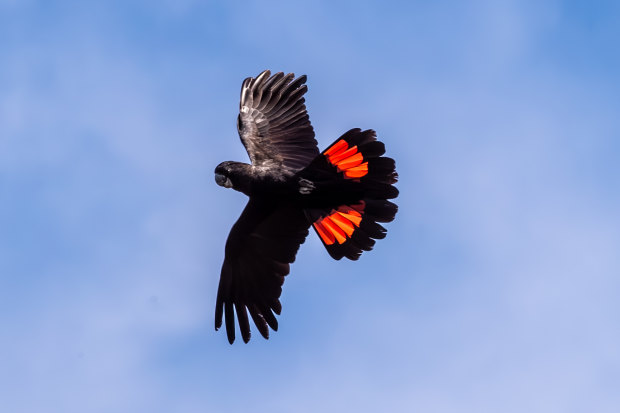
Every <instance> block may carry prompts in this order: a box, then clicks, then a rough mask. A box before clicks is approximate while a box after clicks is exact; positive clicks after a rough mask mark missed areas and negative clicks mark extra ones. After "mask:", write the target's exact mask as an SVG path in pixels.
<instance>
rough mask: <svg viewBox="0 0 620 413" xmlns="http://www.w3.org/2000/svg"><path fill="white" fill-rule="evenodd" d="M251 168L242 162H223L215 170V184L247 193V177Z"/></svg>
mask: <svg viewBox="0 0 620 413" xmlns="http://www.w3.org/2000/svg"><path fill="white" fill-rule="evenodd" d="M250 168H251V166H250V165H248V164H245V163H242V162H235V161H226V162H222V163H221V164H219V165H218V166H217V168H215V182H216V183H217V184H218V185H219V186H223V187H224V188H233V189H236V190H237V191H241V192H244V193H245V192H247V191H246V190H245V189H246V186H248V181H249V180H248V179H247V175H248V173H249V169H250ZM244 177H245V179H244Z"/></svg>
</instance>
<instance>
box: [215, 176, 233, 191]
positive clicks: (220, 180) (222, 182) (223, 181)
mask: <svg viewBox="0 0 620 413" xmlns="http://www.w3.org/2000/svg"><path fill="white" fill-rule="evenodd" d="M215 182H216V183H217V184H218V185H219V186H223V187H224V188H232V182H230V179H228V178H227V177H226V176H224V175H222V174H218V173H216V174H215Z"/></svg>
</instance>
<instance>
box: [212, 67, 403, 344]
mask: <svg viewBox="0 0 620 413" xmlns="http://www.w3.org/2000/svg"><path fill="white" fill-rule="evenodd" d="M305 81H306V76H300V77H298V78H297V79H295V78H294V75H293V74H287V75H284V74H283V73H276V74H274V75H273V76H271V74H270V72H269V71H268V70H266V71H264V72H262V73H261V74H259V75H258V76H257V77H256V78H247V79H245V80H244V82H243V85H242V87H241V100H240V106H239V116H238V119H237V128H238V131H239V136H240V138H241V142H242V143H243V145H244V146H245V148H246V150H247V152H248V155H249V157H250V161H251V164H245V163H241V162H233V161H227V162H222V163H221V164H220V165H218V166H217V168H216V169H215V180H216V182H217V183H218V185H221V186H224V187H228V188H233V189H235V190H238V191H240V192H243V193H245V194H246V195H248V196H249V201H248V204H247V206H246V207H245V209H244V210H243V212H242V213H241V216H240V217H239V219H238V220H237V222H236V223H235V224H234V225H233V227H232V229H231V231H230V234H229V236H228V240H227V242H226V248H225V258H224V263H223V265H222V271H221V276H220V284H219V288H218V293H217V300H216V308H215V328H216V330H217V329H219V328H220V327H221V325H222V321H223V320H225V324H226V332H227V335H228V341H229V342H230V343H232V342H233V341H234V340H235V314H236V317H237V321H238V323H239V329H240V331H241V336H242V338H243V340H244V341H245V342H247V341H248V340H249V339H250V321H249V319H250V318H251V319H252V321H253V323H254V324H255V325H256V327H257V329H258V331H259V332H260V333H261V335H262V336H263V337H265V338H268V337H269V328H271V329H272V330H274V331H275V330H277V329H278V321H277V319H276V317H275V316H276V315H279V314H280V312H281V310H282V305H281V303H280V295H281V293H282V285H283V283H284V278H285V276H286V275H288V273H289V271H290V264H291V263H292V262H293V261H294V260H295V256H296V254H297V251H298V249H299V246H300V245H301V244H302V243H303V242H304V241H305V239H306V237H307V235H308V229H309V227H310V226H313V228H314V230H315V231H316V233H317V234H318V235H319V238H320V239H321V241H322V242H323V244H324V245H325V247H326V249H327V251H328V252H329V254H330V255H331V256H332V257H333V258H335V259H341V258H342V257H347V258H349V259H352V260H356V259H358V258H359V256H360V255H361V253H362V251H369V250H371V249H372V247H373V245H374V243H375V240H376V239H381V238H384V237H385V234H386V230H385V228H384V227H383V226H381V225H380V224H379V222H382V223H385V222H390V221H392V220H393V219H394V216H395V214H396V212H397V206H396V205H395V204H394V203H392V202H390V201H388V199H391V198H395V197H396V196H397V195H398V190H397V189H396V188H395V187H394V186H393V184H394V183H395V182H396V180H397V178H398V176H397V174H396V171H395V163H394V160H392V159H391V158H387V157H384V156H383V154H384V153H385V146H384V144H383V143H382V142H379V141H377V139H376V134H375V132H374V131H372V130H366V131H362V130H360V129H351V130H349V131H348V132H346V133H345V134H344V135H342V136H341V137H340V138H338V139H337V140H336V141H335V142H334V143H333V144H332V145H330V146H329V147H328V148H327V149H326V150H325V151H323V152H322V153H320V152H319V150H318V146H317V142H316V140H315V138H314V130H313V129H312V125H311V124H310V120H309V118H308V114H307V112H306V107H305V104H304V102H305V101H304V97H303V96H304V94H305V93H306V91H307V87H306V85H305V84H304V83H305ZM248 313H249V317H248Z"/></svg>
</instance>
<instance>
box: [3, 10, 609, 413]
mask: <svg viewBox="0 0 620 413" xmlns="http://www.w3.org/2000/svg"><path fill="white" fill-rule="evenodd" d="M618 38H620V6H618V4H617V2H611V1H599V2H596V4H593V3H592V2H590V3H586V2H578V1H545V2H537V1H490V0H489V1H484V0H479V1H472V2H458V1H450V0H443V1H437V2H419V1H411V2H391V3H385V2H378V1H376V2H374V1H366V2H353V1H350V2H333V1H317V2H312V3H310V2H308V3H292V2H284V1H280V2H257V1H248V2H243V3H242V2H214V1H205V2H202V1H198V0H182V1H172V0H169V1H161V2H146V1H108V2H101V3H98V4H90V2H64V1H55V2H38V1H34V0H25V1H17V0H0V62H2V64H0V325H1V326H2V328H1V329H0V372H2V373H0V400H1V404H2V410H3V411H11V412H63V413H67V412H140V411H149V412H170V411H175V412H183V413H185V412H188V413H189V412H205V411H214V412H220V411H230V412H235V411H247V410H248V409H252V410H254V411H272V412H291V411H295V412H315V411H324V412H336V411H362V412H374V411H426V412H442V413H443V412H497V411H501V412H524V411H527V412H550V411H562V412H583V411H596V412H617V411H618V409H619V408H620V392H618V388H620V350H618V349H619V344H618V343H619V342H620V327H619V326H620V300H618V296H619V294H620V278H619V275H620V260H619V259H618V246H619V245H620V230H619V228H620V213H619V212H618V211H620V189H619V188H620V186H619V185H618V178H619V177H620V166H619V162H618V156H619V155H620V117H618V113H620V81H619V80H620V79H619V76H618V73H620V52H619V50H618V47H617V39H618ZM266 68H270V69H272V70H274V71H279V70H282V71H288V72H295V73H297V74H302V73H305V74H307V75H308V84H309V92H308V94H307V107H308V110H309V113H310V116H311V120H312V122H313V125H314V128H315V131H316V133H317V140H318V141H319V144H320V146H321V147H322V148H323V147H325V146H327V145H328V144H329V143H331V142H332V141H333V140H334V139H335V138H336V137H338V136H339V135H340V134H341V133H342V132H344V131H346V130H348V129H349V128H352V127H361V128H373V129H375V130H377V131H378V134H379V136H380V139H382V140H383V141H384V142H385V143H386V146H387V150H388V155H390V156H392V157H394V158H395V159H396V162H397V169H398V172H399V175H400V182H399V184H398V187H399V189H400V191H401V195H400V197H399V198H398V200H397V201H398V204H399V207H400V210H399V214H398V216H397V219H396V221H395V222H394V223H392V224H389V226H388V230H389V233H388V237H387V239H385V240H383V241H380V242H378V243H377V245H376V247H375V250H374V251H372V252H371V253H366V254H364V256H363V257H362V258H361V259H360V261H359V262H344V261H343V262H336V261H333V260H331V258H329V256H328V254H327V253H326V252H325V251H324V250H323V247H322V245H321V244H320V242H319V240H318V239H316V237H314V236H311V237H309V238H308V240H307V241H306V243H305V244H304V245H303V246H302V248H301V250H300V253H299V255H298V258H297V261H296V263H295V264H294V265H293V267H292V271H291V275H290V276H289V277H288V279H287V281H286V283H285V287H284V292H283V297H282V303H283V307H284V308H283V313H282V316H281V317H280V331H278V332H277V333H275V334H273V335H272V338H271V339H270V340H269V341H264V340H262V339H261V338H260V337H258V336H257V334H255V336H254V339H253V340H252V341H251V342H250V344H248V345H243V344H242V343H236V344H235V345H233V346H230V345H229V344H228V342H227V341H226V338H225V334H224V333H222V332H219V333H216V332H215V331H213V308H214V300H215V291H216V287H217V281H218V277H219V269H220V265H221V261H222V259H223V252H224V242H225V239H226V236H227V234H228V231H229V229H230V227H231V225H232V224H233V222H234V221H235V220H236V219H237V216H238V214H239V213H240V211H241V210H242V208H243V207H244V205H245V199H244V196H243V195H241V194H239V193H235V192H234V191H230V190H224V189H223V188H220V187H218V186H216V185H215V183H214V180H213V169H214V167H215V166H216V165H217V164H218V163H219V162H221V161H224V160H245V159H247V155H246V154H245V152H244V149H243V147H242V145H241V144H240V142H239V140H238V137H237V134H236V129H235V117H236V114H237V109H238V98H239V88H240V85H241V81H242V80H243V78H245V77H247V76H251V75H256V74H258V73H259V72H260V71H262V70H263V69H266Z"/></svg>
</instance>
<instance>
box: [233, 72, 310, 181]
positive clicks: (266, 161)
mask: <svg viewBox="0 0 620 413" xmlns="http://www.w3.org/2000/svg"><path fill="white" fill-rule="evenodd" d="M270 74H271V72H270V71H269V70H265V71H264V72H262V73H261V74H260V75H258V76H257V77H256V78H251V77H249V78H247V79H245V80H244V81H243V85H242V86H241V101H240V103H239V117H238V121H237V128H238V130H239V136H240V137H241V142H243V145H244V146H245V149H246V150H247V151H248V155H249V156H250V160H251V161H252V164H253V165H254V166H267V167H275V168H282V167H284V168H285V169H288V170H289V171H291V172H296V171H299V170H300V169H302V168H304V167H305V166H307V165H308V164H309V163H310V162H311V161H312V160H313V159H314V158H315V157H316V156H317V155H318V154H319V149H318V147H317V142H316V140H315V139H314V130H313V129H312V125H311V124H310V119H309V118H308V113H307V112H306V105H305V104H304V101H305V100H304V98H303V95H304V93H306V91H307V90H308V87H307V86H306V85H305V84H304V83H305V82H306V76H305V75H304V76H300V77H298V78H297V79H295V80H293V79H294V77H295V75H294V74H293V73H289V74H287V75H284V74H283V73H282V72H280V73H276V74H275V75H273V76H271V77H270Z"/></svg>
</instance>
